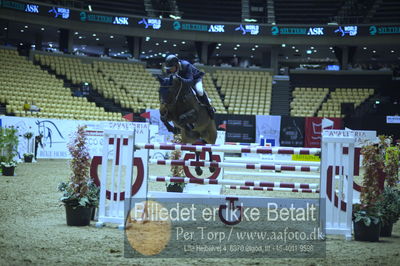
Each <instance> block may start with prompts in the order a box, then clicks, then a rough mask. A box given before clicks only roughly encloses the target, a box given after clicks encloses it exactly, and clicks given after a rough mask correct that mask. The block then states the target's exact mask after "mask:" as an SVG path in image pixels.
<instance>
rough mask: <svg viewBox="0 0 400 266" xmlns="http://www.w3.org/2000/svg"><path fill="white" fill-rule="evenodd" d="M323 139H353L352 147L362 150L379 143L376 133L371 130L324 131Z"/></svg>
mask: <svg viewBox="0 0 400 266" xmlns="http://www.w3.org/2000/svg"><path fill="white" fill-rule="evenodd" d="M322 135H323V136H324V137H325V136H326V137H343V138H346V137H354V138H355V140H356V142H355V144H354V147H356V148H362V147H363V146H365V145H370V144H376V143H378V142H379V139H378V137H377V136H376V131H372V130H351V129H348V128H346V129H345V130H333V129H325V130H324V131H323V133H322Z"/></svg>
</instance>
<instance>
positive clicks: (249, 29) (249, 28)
mask: <svg viewBox="0 0 400 266" xmlns="http://www.w3.org/2000/svg"><path fill="white" fill-rule="evenodd" d="M235 31H242V34H243V35H246V33H250V35H258V34H259V33H260V26H259V25H244V26H243V25H242V24H240V26H239V27H237V28H236V29H235Z"/></svg>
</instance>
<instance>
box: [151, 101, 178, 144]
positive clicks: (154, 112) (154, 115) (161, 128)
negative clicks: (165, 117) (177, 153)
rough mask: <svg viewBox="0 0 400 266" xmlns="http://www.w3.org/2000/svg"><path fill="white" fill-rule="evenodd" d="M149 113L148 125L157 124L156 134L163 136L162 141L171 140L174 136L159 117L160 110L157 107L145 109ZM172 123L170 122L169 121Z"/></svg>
mask: <svg viewBox="0 0 400 266" xmlns="http://www.w3.org/2000/svg"><path fill="white" fill-rule="evenodd" d="M146 112H149V113H150V121H148V122H150V125H156V126H158V134H159V135H161V136H163V137H164V141H167V142H171V141H172V140H173V139H174V136H173V134H172V133H171V132H169V131H168V130H167V128H166V127H165V125H164V123H163V122H162V121H161V119H160V111H159V110H158V109H146ZM170 124H171V125H172V122H170Z"/></svg>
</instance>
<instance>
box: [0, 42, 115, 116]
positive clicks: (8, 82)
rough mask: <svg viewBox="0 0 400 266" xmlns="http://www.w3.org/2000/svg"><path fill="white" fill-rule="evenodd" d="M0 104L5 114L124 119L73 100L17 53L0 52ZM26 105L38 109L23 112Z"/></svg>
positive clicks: (59, 82) (56, 81)
mask: <svg viewBox="0 0 400 266" xmlns="http://www.w3.org/2000/svg"><path fill="white" fill-rule="evenodd" d="M0 58H1V60H2V64H0V95H1V96H0V102H1V103H5V104H6V110H7V113H8V114H15V115H17V116H34V117H46V118H59V119H79V120H114V121H118V120H123V118H122V117H121V114H120V113H109V112H105V111H104V109H103V108H100V107H97V106H96V104H95V103H93V102H88V101H87V99H86V98H84V97H73V96H72V95H71V91H70V89H69V88H65V87H64V86H63V81H62V80H59V79H57V78H56V77H55V76H53V75H50V74H49V73H48V72H47V71H44V70H42V69H41V68H40V66H38V65H34V64H33V63H32V62H31V61H29V60H27V59H26V58H25V57H22V56H19V55H18V53H17V51H16V50H8V49H0ZM25 103H28V104H32V103H34V104H35V105H36V106H38V107H39V108H40V111H39V112H30V111H27V112H26V111H24V110H23V106H24V104H25Z"/></svg>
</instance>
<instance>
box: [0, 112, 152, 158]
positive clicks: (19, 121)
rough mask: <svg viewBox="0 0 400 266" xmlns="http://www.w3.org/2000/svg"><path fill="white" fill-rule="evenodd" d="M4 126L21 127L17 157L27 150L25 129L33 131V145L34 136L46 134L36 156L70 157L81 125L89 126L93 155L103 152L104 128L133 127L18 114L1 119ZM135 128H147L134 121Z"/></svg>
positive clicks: (127, 128) (128, 123)
mask: <svg viewBox="0 0 400 266" xmlns="http://www.w3.org/2000/svg"><path fill="white" fill-rule="evenodd" d="M0 120H1V123H0V124H1V126H2V127H11V126H13V127H14V128H17V129H18V135H19V145H18V157H19V158H23V154H24V153H26V152H27V147H28V142H27V140H26V139H25V138H24V137H23V135H24V134H25V133H26V132H32V133H33V135H34V137H33V138H32V139H31V140H30V145H32V141H34V139H35V136H38V135H39V134H42V135H43V138H42V144H43V147H41V146H40V145H39V146H38V151H37V158H51V159H67V158H70V154H69V152H68V147H67V144H68V143H69V141H70V139H71V136H73V134H74V133H75V132H76V129H77V127H78V125H86V126H87V129H86V131H87V140H88V149H89V154H90V156H91V157H93V156H96V155H98V156H101V155H102V151H103V131H104V130H105V129H119V130H122V129H123V130H134V127H133V123H131V122H109V121H82V120H59V119H45V118H26V117H15V116H4V117H1V118H0ZM135 125H136V126H135V130H137V132H139V131H141V130H144V129H146V130H148V129H147V128H145V127H144V125H145V123H143V128H141V125H142V124H141V123H135Z"/></svg>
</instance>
